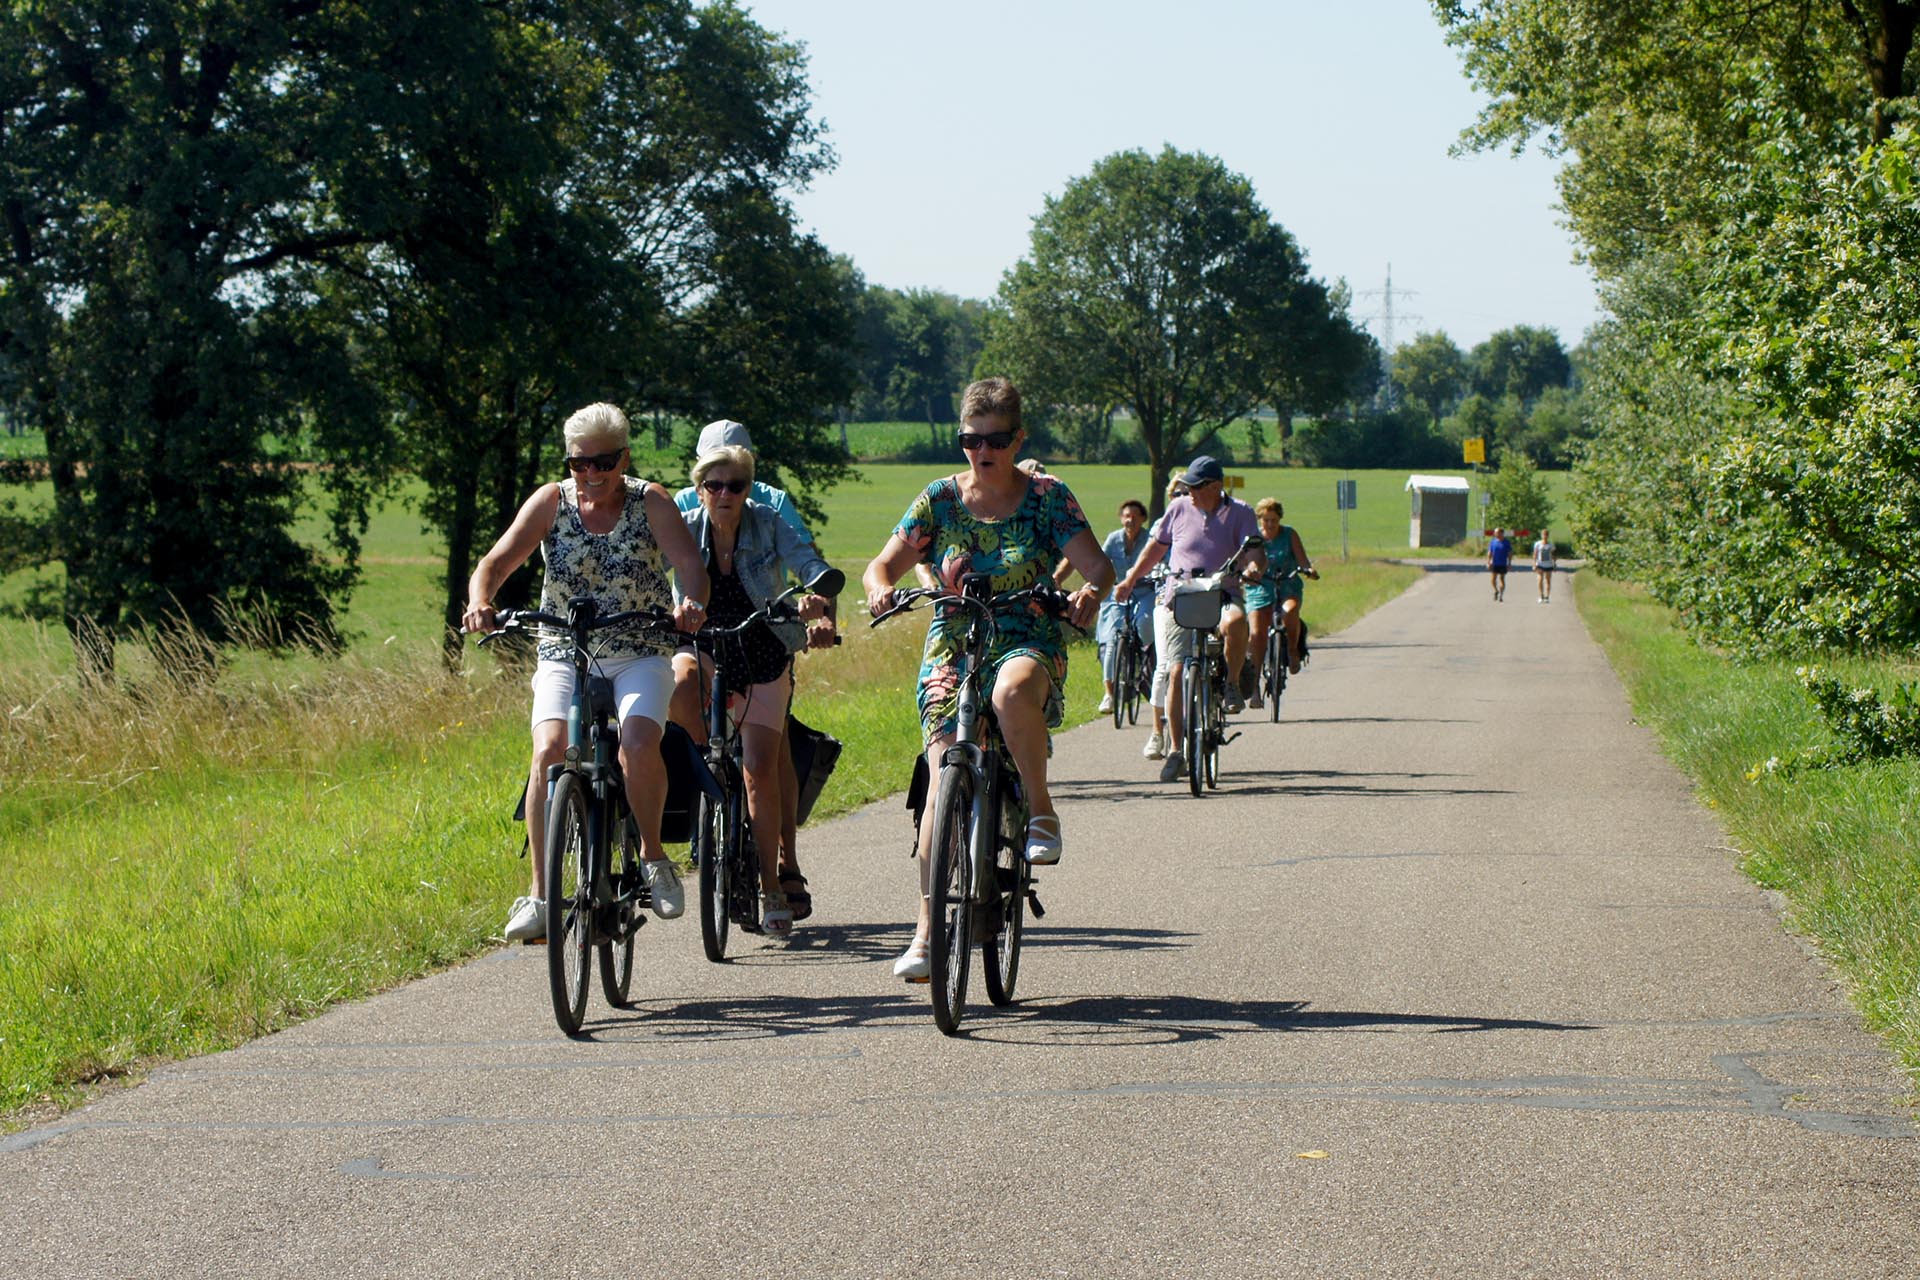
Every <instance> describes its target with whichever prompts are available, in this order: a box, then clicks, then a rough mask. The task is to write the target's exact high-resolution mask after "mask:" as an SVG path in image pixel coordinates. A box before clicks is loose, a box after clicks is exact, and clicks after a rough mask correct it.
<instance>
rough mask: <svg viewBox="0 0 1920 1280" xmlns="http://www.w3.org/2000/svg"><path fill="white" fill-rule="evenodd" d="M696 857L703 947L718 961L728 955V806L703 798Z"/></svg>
mask: <svg viewBox="0 0 1920 1280" xmlns="http://www.w3.org/2000/svg"><path fill="white" fill-rule="evenodd" d="M693 838H694V842H695V850H694V856H695V857H697V858H698V859H699V862H700V946H701V949H702V950H704V951H705V952H706V953H707V959H709V960H711V961H713V962H714V963H715V964H719V963H720V962H721V961H723V960H725V959H726V958H727V924H728V910H727V907H728V898H729V895H730V894H731V892H732V885H731V884H730V883H729V881H730V879H731V877H732V872H733V867H732V864H733V857H732V850H730V849H729V848H728V847H727V846H728V840H727V809H726V805H725V804H723V803H720V802H716V801H715V800H714V799H713V797H711V796H707V795H702V796H701V797H700V821H699V825H697V826H696V827H694V829H693Z"/></svg>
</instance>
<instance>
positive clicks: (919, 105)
mask: <svg viewBox="0 0 1920 1280" xmlns="http://www.w3.org/2000/svg"><path fill="white" fill-rule="evenodd" d="M743 3H744V5H745V7H746V8H747V9H748V10H750V11H751V12H752V14H753V15H754V17H755V19H756V20H757V21H759V22H760V23H761V25H763V26H765V27H768V28H769V29H771V30H774V31H777V32H780V33H782V34H784V35H785V36H786V37H788V38H790V39H793V40H797V41H799V42H800V43H802V44H804V45H805V46H806V49H807V53H808V57H809V73H808V79H809V82H810V84H811V85H812V89H813V98H814V104H815V112H814V115H815V118H816V119H817V120H821V121H823V122H824V123H825V125H826V126H827V130H828V141H829V144H830V145H831V146H832V148H833V150H834V152H835V154H836V155H837V156H838V159H839V163H838V166H837V167H836V168H835V169H834V170H833V171H832V172H831V173H828V174H826V175H824V176H822V177H820V178H818V179H816V180H815V182H814V183H813V185H812V187H811V188H810V189H808V190H806V191H804V192H801V193H800V194H799V195H798V196H797V197H796V198H795V201H794V204H795V209H796V210H797V212H798V214H799V217H800V221H801V223H802V225H803V226H806V227H808V228H809V229H811V230H813V231H814V232H816V233H817V234H818V235H819V237H820V238H821V240H822V241H823V242H825V244H826V245H827V246H828V247H829V248H830V249H832V250H833V251H834V252H836V253H844V254H846V255H848V256H849V257H851V258H852V259H853V261H854V263H855V265H856V266H858V267H859V268H860V270H861V272H862V274H863V275H865V277H866V279H867V280H868V281H869V282H870V283H873V284H884V285H888V286H891V287H893V288H897V289H909V288H928V289H939V290H944V291H946V292H949V293H954V294H959V295H960V296H962V297H971V298H987V297H991V296H992V295H993V293H994V291H995V290H996V289H998V287H999V284H1000V278H1001V276H1002V274H1003V273H1004V272H1005V271H1006V270H1007V269H1008V268H1009V267H1011V266H1012V265H1013V264H1014V263H1015V262H1016V261H1017V260H1018V259H1019V258H1020V257H1022V256H1023V255H1024V254H1025V253H1026V251H1027V247H1028V242H1029V236H1030V233H1031V231H1032V225H1033V218H1034V217H1035V215H1037V214H1038V213H1040V211H1041V209H1042V208H1043V206H1044V202H1045V200H1046V198H1047V197H1048V196H1050V195H1058V194H1059V193H1060V191H1061V190H1062V189H1063V188H1064V187H1065V185H1066V184H1067V183H1068V182H1069V181H1071V180H1072V179H1074V178H1076V177H1079V176H1082V175H1084V174H1085V173H1087V172H1088V170H1090V169H1091V168H1092V167H1093V164H1094V163H1095V162H1096V161H1097V160H1099V159H1100V158H1101V157H1103V156H1106V155H1110V154H1112V153H1114V152H1116V151H1124V150H1129V149H1133V148H1144V149H1146V150H1148V151H1155V152H1157V151H1158V150H1160V148H1161V147H1162V146H1165V145H1172V146H1174V147H1176V148H1179V149H1180V150H1183V151H1202V152H1206V153H1207V154H1209V155H1212V156H1215V157H1217V158H1219V159H1220V160H1221V161H1222V162H1223V163H1225V165H1226V166H1227V167H1228V168H1229V169H1231V170H1233V171H1234V172H1236V173H1239V174H1242V175H1243V176H1245V177H1246V178H1247V179H1249V180H1250V181H1251V182H1252V183H1253V185H1254V188H1255V190H1256V192H1257V193H1258V195H1259V198H1260V200H1261V202H1262V204H1264V205H1265V207H1266V209H1267V211H1268V212H1269V213H1270V214H1271V215H1272V216H1273V217H1274V219H1275V220H1276V221H1278V222H1279V223H1280V224H1281V225H1282V226H1284V227H1285V228H1286V229H1287V230H1288V231H1290V232H1291V233H1292V234H1293V236H1294V238H1295V240H1296V241H1298V242H1299V244H1300V246H1301V247H1302V248H1303V249H1304V250H1305V252H1306V255H1307V264H1308V270H1309V271H1310V272H1311V273H1312V274H1313V275H1315V276H1317V277H1319V278H1320V279H1322V280H1326V281H1328V282H1329V283H1331V282H1333V281H1334V280H1337V279H1342V278H1344V279H1345V280H1346V281H1347V282H1348V284H1349V285H1350V286H1351V287H1352V288H1353V289H1354V291H1355V293H1356V297H1355V299H1354V305H1353V315H1354V316H1355V318H1356V319H1368V318H1371V319H1370V323H1369V328H1370V329H1371V330H1372V332H1373V333H1374V336H1375V337H1376V338H1383V339H1384V337H1385V334H1384V332H1383V328H1384V325H1383V323H1382V321H1381V320H1380V319H1379V316H1380V314H1381V312H1382V311H1383V310H1384V305H1383V303H1384V299H1383V297H1382V296H1381V293H1380V291H1382V290H1384V288H1385V286H1386V280H1387V273H1388V269H1389V266H1391V270H1392V278H1393V288H1394V290H1395V296H1394V298H1393V311H1394V313H1395V315H1394V334H1393V337H1394V341H1395V343H1396V345H1397V344H1399V343H1404V342H1407V341H1409V340H1410V339H1412V337H1413V336H1414V335H1415V334H1416V333H1420V332H1426V331H1431V330H1441V331H1444V332H1445V333H1447V334H1448V335H1449V336H1450V337H1451V338H1453V340H1454V341H1455V342H1456V343H1458V344H1459V345H1460V346H1461V347H1462V348H1471V347H1472V346H1473V345H1474V344H1476V343H1478V342H1481V341H1483V340H1484V339H1485V338H1486V337H1487V336H1488V335H1489V334H1491V333H1492V332H1494V331H1495V330H1497V329H1504V328H1506V327H1508V326H1510V325H1515V324H1531V325H1539V326H1544V327H1547V328H1551V329H1554V330H1556V331H1558V333H1559V334H1560V337H1561V340H1562V341H1563V342H1564V343H1565V344H1566V345H1567V346H1568V347H1572V346H1573V345H1574V344H1576V343H1577V342H1578V341H1579V340H1580V337H1581V335H1582V334H1583V333H1584V332H1585V330H1586V328H1587V326H1588V325H1590V324H1592V323H1593V322H1594V321H1595V320H1596V319H1597V318H1598V303H1597V301H1596V298H1595V295H1594V288H1593V282H1592V278H1591V276H1590V275H1589V274H1588V272H1587V271H1586V269H1585V268H1584V267H1582V266H1580V265H1579V264H1577V263H1576V262H1575V261H1574V245H1573V241H1572V239H1571V237H1570V236H1569V235H1568V233H1567V232H1566V230H1565V229H1564V228H1563V227H1562V226H1561V225H1560V222H1561V218H1560V214H1559V212H1558V211H1557V209H1556V204H1557V200H1556V195H1555V191H1554V185H1553V176H1554V173H1555V172H1556V170H1557V169H1558V167H1559V164H1558V161H1556V160H1554V159H1552V158H1549V157H1546V156H1544V155H1542V154H1541V153H1540V152H1539V151H1538V150H1537V149H1534V150H1529V151H1528V152H1527V153H1526V154H1524V155H1523V156H1521V157H1519V158H1517V159H1516V158H1514V157H1512V156H1510V155H1509V154H1508V153H1507V152H1506V151H1505V150H1502V151H1499V152H1497V153H1490V154H1478V155H1472V156H1466V157H1454V156H1451V155H1449V154H1448V150H1449V148H1450V147H1451V146H1452V145H1453V144H1454V142H1455V141H1456V140H1457V139H1458V137H1459V134H1460V131H1461V130H1462V129H1463V128H1465V127H1466V126H1468V125H1470V124H1471V123H1472V122H1473V121H1474V119H1475V117H1476V116H1477V115H1478V112H1479V109H1480V106H1481V105H1482V103H1481V99H1480V97H1479V96H1478V94H1477V93H1476V92H1475V90H1474V89H1473V88H1472V86H1471V85H1469V84H1468V82H1467V79H1466V77H1465V76H1464V75H1463V74H1462V72H1461V70H1460V60H1459V55H1458V54H1457V53H1455V52H1454V51H1453V50H1452V49H1450V48H1448V47H1447V45H1446V43H1445V42H1444V40H1443V39H1442V38H1441V32H1440V27H1439V24H1438V23H1437V22H1435V20H1434V18H1433V15H1432V12H1431V10H1430V8H1429V6H1428V4H1427V3H1426V0H1318V2H1307V0H1268V2H1267V3H1256V2H1254V0H1178V2H1176V3H1169V2H1167V0H1160V2H1158V3H1146V2H1141V0H1102V2H1100V3H1092V2H1088V0H1025V2H1024V3H1007V2H1005V0H969V3H967V4H964V5H959V4H950V3H931V2H928V0H891V2H881V0H743ZM1368 290H1372V291H1374V292H1373V293H1371V294H1368V293H1367V292H1366V291H1368Z"/></svg>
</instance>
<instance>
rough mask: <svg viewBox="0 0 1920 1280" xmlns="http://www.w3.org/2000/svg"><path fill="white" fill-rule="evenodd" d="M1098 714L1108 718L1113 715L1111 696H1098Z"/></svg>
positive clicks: (1106, 694)
mask: <svg viewBox="0 0 1920 1280" xmlns="http://www.w3.org/2000/svg"><path fill="white" fill-rule="evenodd" d="M1100 714H1101V715H1103V716H1110V715H1112V714H1113V695H1112V694H1110V693H1105V694H1101V695H1100Z"/></svg>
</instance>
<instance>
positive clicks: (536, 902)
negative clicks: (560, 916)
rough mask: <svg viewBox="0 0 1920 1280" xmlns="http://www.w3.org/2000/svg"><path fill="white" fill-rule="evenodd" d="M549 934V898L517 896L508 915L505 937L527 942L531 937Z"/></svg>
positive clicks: (513, 940)
mask: <svg viewBox="0 0 1920 1280" xmlns="http://www.w3.org/2000/svg"><path fill="white" fill-rule="evenodd" d="M546 936H547V900H546V899H545V898H515V899H514V900H513V910H512V911H511V912H510V913H509V914H508V915H507V927H506V930H505V937H506V939H507V941H508V942H525V941H527V940H528V939H530V938H544V937H546Z"/></svg>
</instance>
